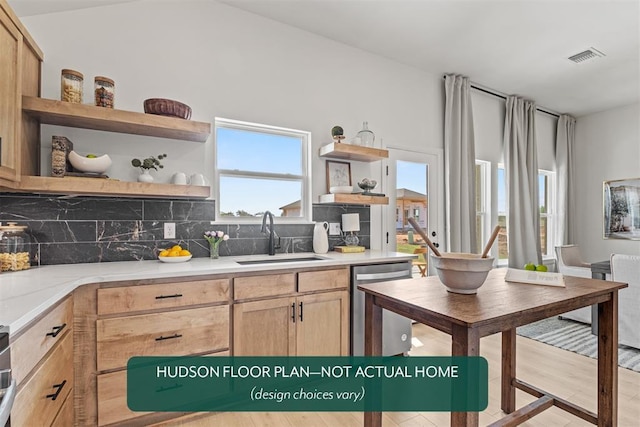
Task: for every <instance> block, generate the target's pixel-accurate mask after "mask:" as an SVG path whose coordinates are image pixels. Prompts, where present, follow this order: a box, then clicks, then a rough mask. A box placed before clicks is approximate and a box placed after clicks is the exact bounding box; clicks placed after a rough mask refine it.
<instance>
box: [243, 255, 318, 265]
mask: <svg viewBox="0 0 640 427" xmlns="http://www.w3.org/2000/svg"><path fill="white" fill-rule="evenodd" d="M304 261H326V258H320V257H298V258H262V259H252V260H248V261H236V262H237V263H238V264H240V265H251V264H279V263H283V262H304Z"/></svg>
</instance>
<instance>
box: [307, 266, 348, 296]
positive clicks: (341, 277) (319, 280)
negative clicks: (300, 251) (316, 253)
mask: <svg viewBox="0 0 640 427" xmlns="http://www.w3.org/2000/svg"><path fill="white" fill-rule="evenodd" d="M335 289H349V269H348V268H340V269H335V270H323V271H305V272H303V273H298V292H312V291H322V290H335Z"/></svg>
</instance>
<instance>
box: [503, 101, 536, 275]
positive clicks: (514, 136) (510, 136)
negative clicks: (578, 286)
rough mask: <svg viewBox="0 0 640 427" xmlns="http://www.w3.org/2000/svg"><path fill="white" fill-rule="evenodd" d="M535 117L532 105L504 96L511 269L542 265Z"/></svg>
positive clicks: (508, 233)
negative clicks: (528, 265)
mask: <svg viewBox="0 0 640 427" xmlns="http://www.w3.org/2000/svg"><path fill="white" fill-rule="evenodd" d="M535 114H536V106H535V103H534V102H532V101H528V100H524V99H522V98H519V97H516V96H508V97H507V100H506V114H505V121H504V157H505V173H506V182H507V200H508V208H507V209H508V212H507V216H508V218H509V220H508V223H507V236H508V237H507V239H508V243H509V267H513V268H523V266H524V265H525V264H526V263H529V262H533V263H536V264H540V263H542V251H541V249H540V218H539V215H538V209H539V206H538V204H539V200H538V156H537V152H536V132H535Z"/></svg>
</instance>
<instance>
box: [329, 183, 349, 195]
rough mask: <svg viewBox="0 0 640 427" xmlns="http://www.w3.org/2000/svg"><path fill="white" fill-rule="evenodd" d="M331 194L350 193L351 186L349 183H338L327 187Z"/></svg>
mask: <svg viewBox="0 0 640 427" xmlns="http://www.w3.org/2000/svg"><path fill="white" fill-rule="evenodd" d="M329 193H331V194H351V193H353V187H352V186H351V185H339V186H336V187H331V188H329Z"/></svg>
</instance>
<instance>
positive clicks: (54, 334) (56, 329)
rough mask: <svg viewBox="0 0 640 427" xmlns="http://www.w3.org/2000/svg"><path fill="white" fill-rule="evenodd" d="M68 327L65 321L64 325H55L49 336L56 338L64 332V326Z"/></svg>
mask: <svg viewBox="0 0 640 427" xmlns="http://www.w3.org/2000/svg"><path fill="white" fill-rule="evenodd" d="M66 327H67V324H66V323H63V324H62V325H60V326H54V327H53V328H51V329H52V330H53V332H49V333H48V334H47V336H48V337H53V338H55V337H57V336H58V334H59V333H60V332H62V330H63V329H64V328H66ZM54 400H55V399H54Z"/></svg>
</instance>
